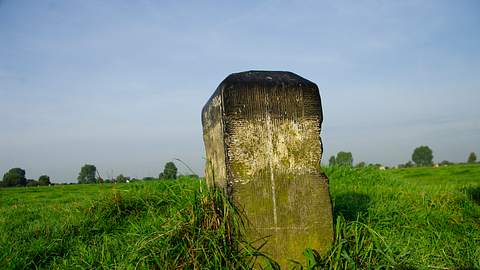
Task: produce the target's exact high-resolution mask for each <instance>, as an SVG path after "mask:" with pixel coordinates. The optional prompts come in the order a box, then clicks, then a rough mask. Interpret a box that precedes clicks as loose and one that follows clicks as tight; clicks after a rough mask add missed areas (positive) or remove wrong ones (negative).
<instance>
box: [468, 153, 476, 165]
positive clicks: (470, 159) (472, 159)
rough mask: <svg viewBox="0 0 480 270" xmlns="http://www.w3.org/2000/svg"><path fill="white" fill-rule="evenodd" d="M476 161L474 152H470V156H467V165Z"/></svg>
mask: <svg viewBox="0 0 480 270" xmlns="http://www.w3.org/2000/svg"><path fill="white" fill-rule="evenodd" d="M476 161H477V155H476V154H475V153H474V152H471V153H470V155H468V160H467V162H468V163H475V162H476Z"/></svg>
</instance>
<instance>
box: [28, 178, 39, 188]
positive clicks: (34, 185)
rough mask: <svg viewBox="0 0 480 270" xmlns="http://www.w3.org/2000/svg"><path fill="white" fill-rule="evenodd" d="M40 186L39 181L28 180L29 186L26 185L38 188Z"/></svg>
mask: <svg viewBox="0 0 480 270" xmlns="http://www.w3.org/2000/svg"><path fill="white" fill-rule="evenodd" d="M39 185H40V183H39V182H38V181H35V180H33V179H27V184H26V186H27V187H36V186H39Z"/></svg>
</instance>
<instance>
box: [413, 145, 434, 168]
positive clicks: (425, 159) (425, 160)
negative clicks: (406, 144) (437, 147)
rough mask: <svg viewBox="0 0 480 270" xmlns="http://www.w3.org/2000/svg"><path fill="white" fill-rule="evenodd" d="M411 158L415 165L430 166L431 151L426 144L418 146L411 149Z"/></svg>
mask: <svg viewBox="0 0 480 270" xmlns="http://www.w3.org/2000/svg"><path fill="white" fill-rule="evenodd" d="M412 160H413V162H415V164H416V165H417V166H431V165H432V164H433V152H432V149H430V147H428V146H426V145H422V146H419V147H417V148H415V150H413V154H412Z"/></svg>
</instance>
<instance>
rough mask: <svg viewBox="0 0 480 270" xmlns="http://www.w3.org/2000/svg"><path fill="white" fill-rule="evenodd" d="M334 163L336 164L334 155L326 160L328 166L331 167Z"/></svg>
mask: <svg viewBox="0 0 480 270" xmlns="http://www.w3.org/2000/svg"><path fill="white" fill-rule="evenodd" d="M335 165H337V162H336V161H335V156H331V157H330V159H329V160H328V166H330V167H333V166H335Z"/></svg>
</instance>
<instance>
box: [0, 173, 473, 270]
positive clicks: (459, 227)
mask: <svg viewBox="0 0 480 270" xmlns="http://www.w3.org/2000/svg"><path fill="white" fill-rule="evenodd" d="M325 170H326V173H327V175H328V176H329V178H330V191H331V194H332V201H333V204H334V216H335V244H334V245H333V246H332V248H331V249H330V250H329V251H328V252H327V253H326V254H318V253H317V252H316V251H314V250H309V249H307V250H305V260H304V262H302V265H297V266H296V267H297V268H298V269H300V268H303V269H388V268H394V269H479V268H480V205H479V203H480V166H478V165H456V166H449V167H442V168H408V169H398V170H387V171H379V170H377V169H375V168H363V169H350V168H325ZM243 222H244V220H243V219H242V217H241V216H240V215H239V213H238V212H237V210H236V208H235V207H234V206H233V205H231V204H230V202H229V201H228V200H227V198H226V197H225V195H224V194H223V193H222V192H221V191H218V190H214V189H213V190H212V189H208V188H206V186H205V185H204V183H203V181H197V180H191V179H181V180H177V181H147V182H136V183H130V184H116V185H114V184H104V185H62V186H60V185H58V186H51V187H29V188H5V189H0V268H1V269H4V268H7V269H25V268H27V269H31V268H41V269H72V268H78V269H102V268H103V269H155V268H157V269H177V268H184V269H232V268H236V269H238V268H244V269H247V268H249V267H251V266H252V265H257V266H258V265H259V264H258V262H260V265H264V266H265V267H266V268H276V267H277V266H276V265H275V263H273V262H268V260H266V259H265V258H264V257H263V255H262V253H261V252H258V251H256V250H254V249H252V248H251V247H250V246H249V245H248V243H246V242H245V241H244V239H243V237H242V224H243ZM255 262H257V263H256V264H255Z"/></svg>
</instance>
